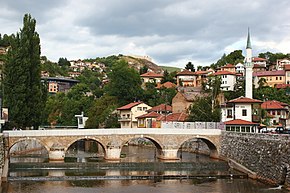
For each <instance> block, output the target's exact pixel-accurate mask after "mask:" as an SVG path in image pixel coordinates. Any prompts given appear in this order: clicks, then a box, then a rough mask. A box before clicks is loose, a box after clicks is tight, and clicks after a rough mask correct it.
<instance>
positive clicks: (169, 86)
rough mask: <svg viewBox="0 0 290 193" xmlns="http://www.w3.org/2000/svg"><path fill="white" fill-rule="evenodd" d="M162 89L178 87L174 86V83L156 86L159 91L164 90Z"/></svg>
mask: <svg viewBox="0 0 290 193" xmlns="http://www.w3.org/2000/svg"><path fill="white" fill-rule="evenodd" d="M162 87H165V88H175V87H176V84H174V83H172V82H165V83H163V84H160V83H158V84H157V86H156V88H157V89H159V88H162Z"/></svg>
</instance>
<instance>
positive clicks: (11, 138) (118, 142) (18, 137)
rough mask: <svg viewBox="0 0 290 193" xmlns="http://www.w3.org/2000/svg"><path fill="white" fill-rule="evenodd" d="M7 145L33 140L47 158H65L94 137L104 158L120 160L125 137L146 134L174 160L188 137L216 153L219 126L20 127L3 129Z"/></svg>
mask: <svg viewBox="0 0 290 193" xmlns="http://www.w3.org/2000/svg"><path fill="white" fill-rule="evenodd" d="M4 136H5V140H4V142H5V143H6V146H7V147H8V149H9V150H10V149H11V148H12V147H13V146H14V145H15V144H17V143H18V142H21V141H28V140H35V141H38V142H39V143H40V144H42V145H43V146H44V147H45V149H46V150H47V152H48V155H49V159H50V160H64V158H65V154H66V152H67V151H68V149H69V147H70V146H71V145H72V144H74V143H75V142H76V141H80V140H93V141H96V142H98V143H99V144H100V145H101V146H102V148H103V150H104V153H105V155H104V158H105V159H107V160H119V159H120V154H121V150H122V147H123V146H124V145H125V144H127V143H128V141H130V140H132V139H136V138H145V139H148V140H150V141H151V142H153V144H154V145H155V146H156V148H157V155H156V156H157V157H158V158H160V159H164V160H176V159H179V158H178V156H177V153H178V150H179V149H180V148H181V147H182V145H183V143H184V142H186V141H188V140H191V139H201V140H202V141H204V142H205V143H206V144H207V145H208V147H209V150H210V156H211V157H213V158H218V157H219V152H220V136H221V130H219V129H161V128H144V129H141V128H138V129H131V128H130V129H124V128H123V129H81V130H77V129H70V130H22V131H4Z"/></svg>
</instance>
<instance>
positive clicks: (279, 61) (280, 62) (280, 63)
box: [276, 58, 290, 70]
mask: <svg viewBox="0 0 290 193" xmlns="http://www.w3.org/2000/svg"><path fill="white" fill-rule="evenodd" d="M287 64H290V60H289V59H288V58H284V59H277V61H276V69H277V70H284V66H285V65H287Z"/></svg>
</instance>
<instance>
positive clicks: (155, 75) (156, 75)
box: [140, 72, 163, 78]
mask: <svg viewBox="0 0 290 193" xmlns="http://www.w3.org/2000/svg"><path fill="white" fill-rule="evenodd" d="M140 76H141V77H152V78H162V77H163V75H162V74H157V73H155V72H146V73H144V74H141V75H140Z"/></svg>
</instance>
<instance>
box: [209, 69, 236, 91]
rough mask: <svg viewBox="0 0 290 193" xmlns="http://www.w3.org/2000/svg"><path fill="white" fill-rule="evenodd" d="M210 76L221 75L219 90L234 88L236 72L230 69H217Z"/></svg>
mask: <svg viewBox="0 0 290 193" xmlns="http://www.w3.org/2000/svg"><path fill="white" fill-rule="evenodd" d="M212 76H220V77H221V90H224V91H227V90H231V91H233V90H234V86H235V84H236V73H234V72H230V71H226V70H224V71H218V72H216V73H214V74H212Z"/></svg>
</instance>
